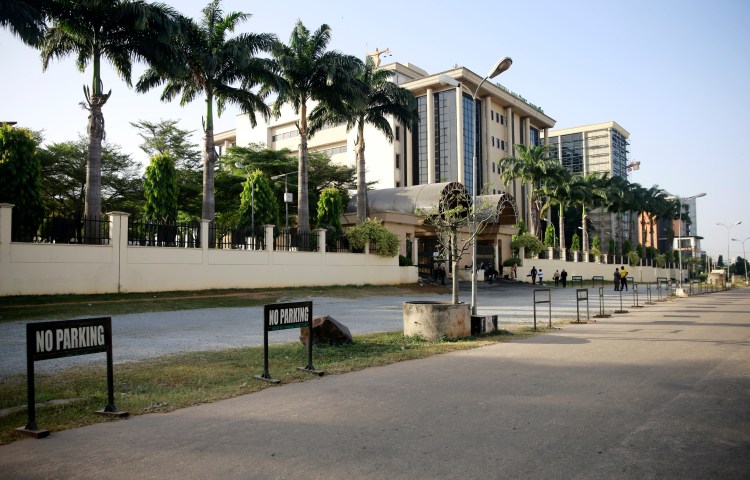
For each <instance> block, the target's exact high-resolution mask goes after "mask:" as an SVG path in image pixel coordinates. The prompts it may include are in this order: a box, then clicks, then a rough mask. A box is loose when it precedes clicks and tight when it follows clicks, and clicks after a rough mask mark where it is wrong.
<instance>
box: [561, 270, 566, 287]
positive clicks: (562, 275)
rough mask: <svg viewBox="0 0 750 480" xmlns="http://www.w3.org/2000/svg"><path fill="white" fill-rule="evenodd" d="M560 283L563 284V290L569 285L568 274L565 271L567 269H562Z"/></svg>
mask: <svg viewBox="0 0 750 480" xmlns="http://www.w3.org/2000/svg"><path fill="white" fill-rule="evenodd" d="M560 281H561V282H562V286H563V288H565V286H566V285H567V284H568V272H566V271H565V269H564V268H563V269H562V272H560Z"/></svg>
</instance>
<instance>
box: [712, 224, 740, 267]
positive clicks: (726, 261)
mask: <svg viewBox="0 0 750 480" xmlns="http://www.w3.org/2000/svg"><path fill="white" fill-rule="evenodd" d="M715 223H716V225H721V226H722V227H724V228H726V229H727V259H726V260H724V263H725V264H726V266H727V279H726V280H727V282H728V281H729V231H730V230H731V229H732V227H736V226H737V225H739V224H740V223H742V220H737V221H736V222H734V223H733V224H731V225H724V224H723V223H721V222H715Z"/></svg>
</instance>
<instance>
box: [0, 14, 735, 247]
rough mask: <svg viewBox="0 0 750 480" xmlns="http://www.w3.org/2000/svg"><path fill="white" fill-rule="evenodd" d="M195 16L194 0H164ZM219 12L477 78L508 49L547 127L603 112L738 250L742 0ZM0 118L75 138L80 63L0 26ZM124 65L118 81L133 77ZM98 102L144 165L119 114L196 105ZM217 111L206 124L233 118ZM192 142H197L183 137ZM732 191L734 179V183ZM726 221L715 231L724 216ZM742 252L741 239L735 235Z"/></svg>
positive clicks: (126, 118) (157, 115) (187, 111)
mask: <svg viewBox="0 0 750 480" xmlns="http://www.w3.org/2000/svg"><path fill="white" fill-rule="evenodd" d="M165 3H168V4H170V5H172V6H173V7H174V8H176V9H177V10H178V11H180V12H181V13H183V14H184V15H187V16H191V17H193V18H199V16H200V11H201V9H202V8H203V7H205V5H206V4H207V3H208V2H207V0H197V1H196V0H181V1H176V0H165ZM221 5H222V9H223V10H224V12H225V13H228V12H231V11H242V12H246V13H250V14H252V17H251V18H250V19H249V20H248V21H246V22H244V23H243V24H241V25H240V27H239V28H238V29H237V32H238V33H239V32H265V33H274V34H276V35H277V36H278V37H279V38H280V39H281V40H282V41H285V42H286V41H287V40H288V39H289V34H290V33H291V31H292V29H293V27H294V25H295V23H296V22H297V20H301V21H302V23H304V24H305V26H307V28H308V29H310V30H315V29H316V28H318V27H319V26H320V25H321V24H324V23H325V24H328V25H329V26H330V27H331V29H332V37H331V43H330V48H332V49H335V50H339V51H341V52H343V53H347V54H352V55H357V56H360V57H364V56H365V54H366V53H367V52H372V51H374V50H375V49H376V48H379V49H381V50H382V49H385V48H388V49H390V50H391V56H389V57H386V58H382V62H383V64H385V63H390V62H401V63H412V64H414V65H417V66H419V67H421V68H422V69H424V70H426V71H427V72H429V73H437V72H441V71H444V70H449V69H451V68H453V67H454V66H464V67H466V68H468V69H470V70H472V71H474V72H476V73H477V74H479V75H485V74H487V73H488V71H489V70H490V69H491V68H492V66H493V65H494V63H495V61H496V60H497V59H499V58H501V57H504V56H510V57H512V58H513V66H512V67H511V68H510V69H509V70H508V71H506V72H505V73H503V74H502V75H501V76H500V77H497V78H496V79H495V81H499V82H500V83H502V84H503V85H504V86H506V87H508V88H509V89H510V90H512V91H514V92H517V93H519V94H521V95H523V96H524V97H525V98H526V99H528V101H529V102H531V103H533V104H535V105H537V106H539V107H541V108H542V109H544V112H545V113H546V114H547V115H549V116H550V117H552V118H553V119H555V120H556V122H557V123H556V128H569V127H575V126H579V125H587V124H593V123H600V122H607V121H615V122H617V123H618V124H620V125H621V126H622V127H623V128H625V129H626V130H627V131H628V132H629V133H630V139H629V140H630V159H631V161H638V162H640V169H639V170H637V171H634V172H633V173H632V175H630V177H629V178H628V179H629V180H630V181H631V182H638V183H640V184H641V185H644V186H646V187H651V186H653V185H658V186H659V187H661V188H663V189H665V190H667V191H668V192H670V193H672V194H674V195H678V196H682V197H687V196H691V195H695V194H698V193H704V192H705V193H706V196H705V197H702V198H699V199H698V200H697V215H696V217H697V221H696V223H695V224H694V227H693V228H694V230H693V231H694V232H696V230H695V228H696V227H697V234H698V235H700V236H702V237H704V239H703V240H702V248H703V249H704V250H705V251H707V253H708V254H709V255H711V256H713V257H714V258H717V257H718V255H723V256H724V257H726V256H727V250H729V256H730V258H732V259H735V258H736V257H737V256H738V255H740V256H743V255H744V254H743V244H742V243H740V242H733V241H729V238H737V239H740V240H742V239H745V238H750V204H749V203H748V202H747V201H745V200H744V198H746V197H747V195H746V192H745V191H744V188H748V187H750V183H749V182H748V178H749V177H750V176H749V175H748V174H750V167H748V163H749V162H750V153H749V152H750V149H748V148H745V147H742V145H743V144H744V141H743V139H744V136H745V135H747V134H748V133H747V132H748V128H747V127H746V126H745V125H744V123H743V121H744V119H746V116H747V113H748V112H750V93H748V85H750V28H748V27H747V25H746V23H745V22H746V19H747V18H748V17H749V16H750V1H748V0H714V1H711V2H709V1H706V0H704V1H695V0H684V1H679V2H677V1H674V0H672V1H665V0H650V1H643V0H631V1H628V2H601V1H577V0H569V1H565V2H560V1H559V0H558V1H555V0H552V1H548V0H540V1H536V2H532V3H525V2H516V1H514V2H508V1H502V0H493V1H484V0H481V1H475V2H472V3H471V4H461V3H460V2H459V3H456V2H446V1H442V0H433V1H430V2H425V1H412V2H404V1H391V0H381V1H379V2H368V3H363V2H349V1H332V0H318V1H316V2H309V1H300V0H286V1H284V2H281V3H276V2H261V1H247V0H224V1H223V2H222V4H221ZM0 60H1V62H2V63H1V64H2V65H3V68H2V71H1V72H0V120H3V121H16V122H18V125H19V126H22V127H27V128H31V129H34V130H43V131H44V137H45V143H54V142H64V141H69V140H75V139H76V138H77V137H78V136H79V135H85V132H86V123H87V112H86V111H85V110H83V109H82V108H81V107H80V105H79V104H80V102H81V101H83V85H85V84H86V85H90V83H91V78H90V77H91V71H90V69H89V70H87V71H86V72H83V73H82V72H79V71H78V70H77V69H76V66H75V63H74V60H73V58H72V57H69V58H66V59H63V60H60V61H53V62H51V63H50V65H49V67H48V68H47V71H46V72H43V71H42V65H41V61H40V59H39V54H38V52H37V51H35V50H33V49H31V48H30V47H27V46H25V45H24V44H23V43H21V42H20V41H19V40H18V39H17V38H15V37H14V36H13V35H12V34H10V33H9V32H8V31H7V30H0ZM144 68H145V67H144V66H142V65H139V66H136V68H134V77H133V83H135V82H136V81H137V77H138V76H139V75H140V73H142V71H143V70H144ZM102 79H103V82H104V87H105V90H110V89H111V90H112V96H111V97H110V99H109V101H108V102H107V104H106V105H105V106H104V109H103V112H104V118H105V122H106V125H105V127H106V132H107V141H109V142H111V143H114V144H117V145H120V146H121V147H122V150H123V151H124V152H126V153H129V154H131V155H133V158H135V159H137V160H138V161H140V162H142V163H147V161H148V160H147V158H146V155H145V154H144V153H143V152H142V151H141V150H140V149H139V144H140V143H141V140H140V138H139V137H138V135H137V130H136V129H135V128H133V127H132V126H131V125H130V122H136V121H139V120H148V121H154V122H155V121H159V120H160V119H175V120H178V121H179V122H180V123H179V126H180V127H181V128H184V129H187V130H194V131H197V132H200V130H201V119H202V116H203V115H204V111H205V108H204V105H205V102H204V101H203V100H196V101H194V102H193V103H191V104H188V105H186V106H184V107H181V106H180V105H179V102H178V101H177V100H175V101H174V102H171V103H163V102H161V101H160V100H159V96H160V93H161V92H160V90H158V89H156V90H153V91H151V92H148V93H146V94H138V93H136V92H135V91H134V90H133V89H131V88H129V87H128V86H127V84H126V83H125V82H124V81H123V80H121V79H120V78H119V77H118V76H117V75H116V74H115V72H114V70H113V69H112V68H111V67H109V66H108V65H107V66H105V68H104V69H103V74H102ZM237 114H239V111H238V110H237V109H236V108H232V107H230V108H229V109H227V111H225V112H224V114H223V115H222V116H221V118H219V119H216V120H215V122H216V123H215V131H216V132H220V131H224V130H230V129H233V128H234V127H235V118H236V115H237ZM194 142H195V143H200V135H199V133H196V134H195V135H194ZM743 185H744V187H743ZM737 221H742V223H741V224H739V225H736V226H734V227H732V228H731V229H729V230H728V229H727V228H726V227H723V226H721V225H716V222H719V223H722V224H724V225H727V226H728V225H732V224H734V223H735V222H737ZM744 246H745V247H746V248H745V250H746V251H745V253H747V252H748V251H750V240H748V241H747V242H745V244H744Z"/></svg>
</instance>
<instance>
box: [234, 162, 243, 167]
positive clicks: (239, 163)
mask: <svg viewBox="0 0 750 480" xmlns="http://www.w3.org/2000/svg"><path fill="white" fill-rule="evenodd" d="M234 166H235V167H237V168H245V166H244V165H243V164H242V162H234Z"/></svg>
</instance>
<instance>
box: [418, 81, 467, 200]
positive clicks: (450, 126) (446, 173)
mask: <svg viewBox="0 0 750 480" xmlns="http://www.w3.org/2000/svg"><path fill="white" fill-rule="evenodd" d="M433 101H434V118H433V123H434V128H435V132H434V133H435V181H436V182H455V181H458V169H459V168H463V175H464V182H463V183H464V185H465V186H466V188H467V189H468V190H469V191H471V188H472V159H473V156H474V149H473V145H474V142H475V141H476V139H477V138H480V136H479V132H481V128H482V122H481V118H480V116H481V115H480V112H481V108H480V106H481V103H480V101H479V100H477V102H476V104H474V103H473V102H472V99H471V95H468V94H466V93H464V94H463V97H462V105H461V106H462V108H463V117H462V118H461V125H462V128H463V145H461V148H462V150H463V158H464V161H463V165H462V166H460V167H459V165H458V148H459V145H458V131H457V119H458V106H457V104H456V92H455V90H446V91H443V92H438V93H434V94H433ZM417 111H418V114H419V126H418V127H417V131H416V135H414V136H413V141H414V144H413V149H414V152H415V154H414V156H413V157H412V158H413V159H414V167H415V169H414V171H415V176H416V177H417V178H415V182H414V183H415V184H419V185H423V184H426V183H427V180H428V172H427V168H428V162H427V128H428V125H429V122H428V121H427V97H426V96H424V95H423V96H421V97H417ZM476 155H477V162H478V163H479V164H480V165H481V162H482V146H481V142H479V143H477V151H476ZM477 184H478V185H482V169H481V168H480V169H477Z"/></svg>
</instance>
